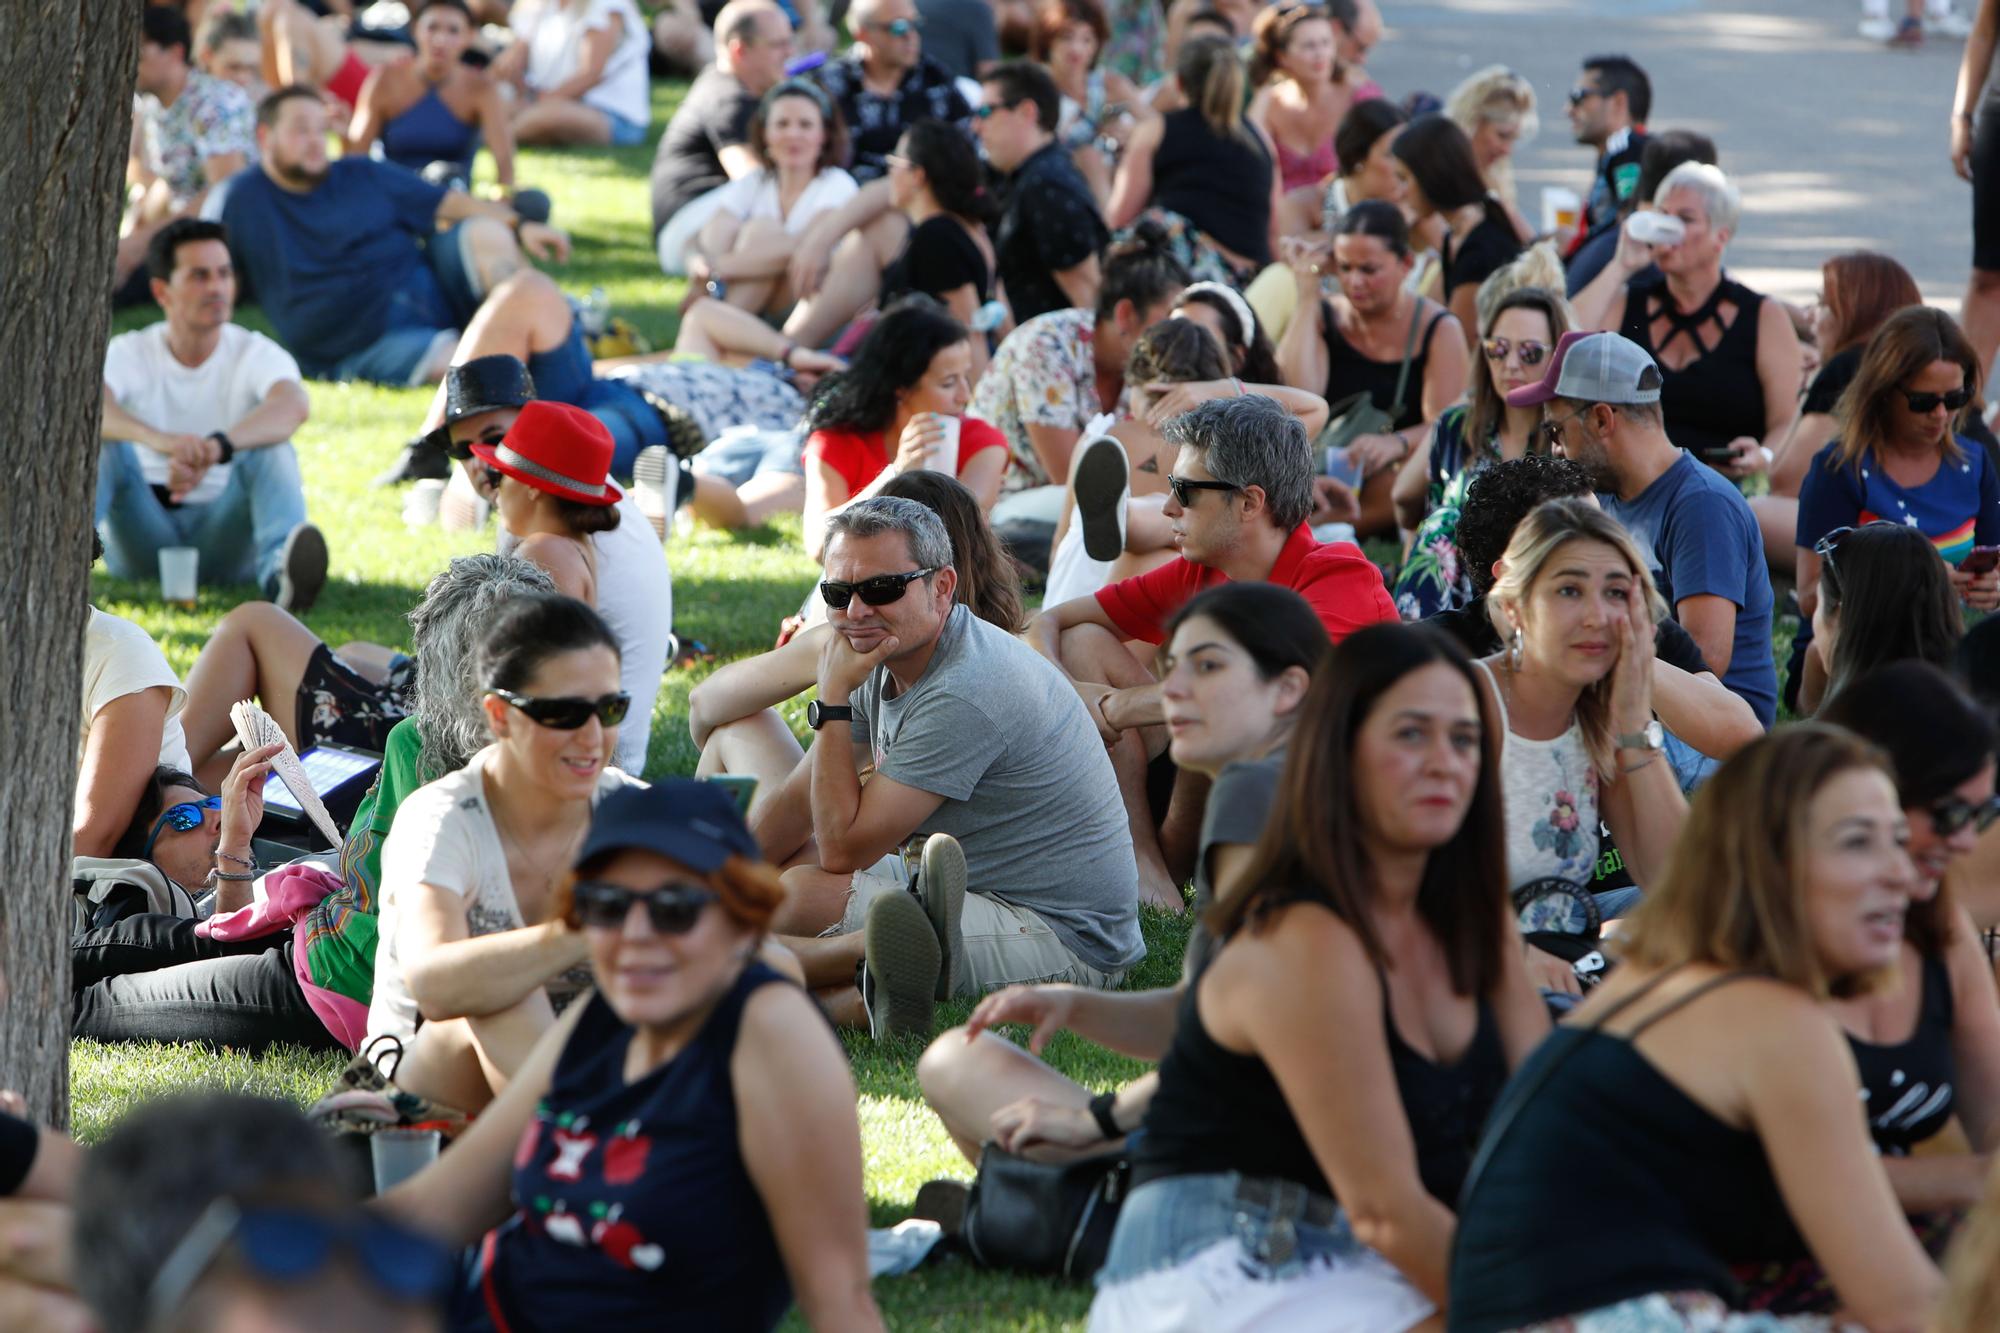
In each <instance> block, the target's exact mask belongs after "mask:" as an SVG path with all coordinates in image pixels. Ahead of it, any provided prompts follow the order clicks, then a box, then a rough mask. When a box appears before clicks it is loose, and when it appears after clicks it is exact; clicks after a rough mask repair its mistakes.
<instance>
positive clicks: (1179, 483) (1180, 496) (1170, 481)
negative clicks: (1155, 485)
mask: <svg viewBox="0 0 2000 1333" xmlns="http://www.w3.org/2000/svg"><path fill="white" fill-rule="evenodd" d="M1167 489H1168V490H1170V491H1172V492H1173V493H1174V503H1175V504H1177V505H1179V506H1180V507H1181V508H1183V509H1186V508H1187V507H1188V502H1189V500H1190V499H1191V498H1192V497H1193V495H1194V493H1195V492H1196V491H1240V490H1242V489H1243V488H1242V487H1241V486H1238V485H1235V484H1234V483H1232V482H1227V481H1190V480H1189V479H1188V478H1186V477H1176V476H1175V475H1174V474H1173V473H1171V472H1169V473H1168V474H1167Z"/></svg>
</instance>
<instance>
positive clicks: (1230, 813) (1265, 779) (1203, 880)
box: [1181, 749, 1285, 981]
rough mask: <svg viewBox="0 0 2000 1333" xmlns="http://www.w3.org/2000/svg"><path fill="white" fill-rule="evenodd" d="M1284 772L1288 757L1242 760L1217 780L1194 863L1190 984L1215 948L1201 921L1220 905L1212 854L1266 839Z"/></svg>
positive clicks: (1187, 970) (1204, 813)
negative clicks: (1210, 877) (1210, 864)
mask: <svg viewBox="0 0 2000 1333" xmlns="http://www.w3.org/2000/svg"><path fill="white" fill-rule="evenodd" d="M1284 771H1285V752H1284V750H1283V749H1279V750H1276V751H1274V752H1272V753H1271V754H1267V755H1265V756H1264V757H1263V758H1262V759H1243V760H1239V761H1238V762H1236V763H1233V764H1230V765H1229V766H1228V767H1226V768H1224V769H1223V770H1222V771H1221V772H1220V773H1218V774H1216V775H1215V785H1214V786H1212V787H1210V788H1209V789H1208V804H1207V805H1206V806H1204V807H1203V808H1202V813H1201V842H1200V843H1199V851H1198V853H1197V855H1196V857H1195V863H1194V929H1193V930H1191V931H1189V932H1188V942H1187V958H1186V961H1185V962H1184V963H1183V965H1182V969H1181V975H1182V976H1185V977H1186V978H1188V979H1189V980H1190V981H1192V980H1193V979H1194V974H1195V973H1196V972H1198V971H1200V970H1201V965H1202V963H1203V961H1204V960H1206V958H1207V957H1208V955H1209V953H1210V951H1212V950H1213V949H1214V948H1215V937H1214V936H1213V935H1211V934H1209V933H1208V926H1207V925H1206V924H1205V923H1204V922H1203V920H1202V918H1203V917H1205V916H1207V915H1208V909H1209V908H1211V907H1213V906H1214V905H1215V886H1214V885H1212V884H1210V883H1209V880H1208V854H1209V853H1210V852H1211V851H1212V850H1214V849H1215V848H1217V847H1220V846H1224V845H1227V844H1230V843H1241V844H1243V845H1246V846H1247V845H1249V844H1252V843H1255V842H1256V841H1257V840H1258V839H1259V838H1261V837H1263V836H1264V825H1265V823H1266V822H1268V821H1269V819H1270V817H1271V807H1272V805H1274V804H1275V803H1276V802H1277V799H1278V775H1279V774H1281V773H1283V772H1284Z"/></svg>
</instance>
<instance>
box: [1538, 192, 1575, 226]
mask: <svg viewBox="0 0 2000 1333" xmlns="http://www.w3.org/2000/svg"><path fill="white" fill-rule="evenodd" d="M1582 217H1583V196H1582V195H1580V194H1578V193H1577V192H1576V191H1575V190H1572V189H1570V188H1569V187H1568V186H1566V185H1544V186H1543V187H1542V230H1543V231H1545V232H1554V231H1561V230H1563V229H1564V228H1566V227H1574V226H1576V225H1577V223H1578V222H1579V221H1580V220H1581V219H1582Z"/></svg>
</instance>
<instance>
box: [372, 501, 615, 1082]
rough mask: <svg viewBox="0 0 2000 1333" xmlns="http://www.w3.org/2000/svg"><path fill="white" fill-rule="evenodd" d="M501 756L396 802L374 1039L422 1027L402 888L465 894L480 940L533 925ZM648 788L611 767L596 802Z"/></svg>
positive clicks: (580, 971)
mask: <svg viewBox="0 0 2000 1333" xmlns="http://www.w3.org/2000/svg"><path fill="white" fill-rule="evenodd" d="M648 530H649V531H650V529H648ZM494 753H495V750H494V747H493V746H491V745H489V746H487V747H486V748H485V749H483V750H481V751H480V752H479V753H477V754H475V755H473V756H472V758H471V759H469V760H467V761H466V764H465V767H464V768H461V769H459V770H458V771H457V772H456V773H450V774H447V775H446V776H444V777H441V778H439V779H438V780H437V781H436V782H433V783H430V784H429V785H427V786H424V787H419V788H418V789H417V790H416V791H414V792H411V793H410V795H409V796H408V797H407V798H405V799H404V801H403V803H402V804H401V805H399V806H397V807H396V820H395V823H394V824H392V825H391V826H390V828H389V836H388V837H387V838H386V839H384V841H383V843H382V887H381V892H380V895H379V896H380V902H379V910H380V912H381V916H380V918H379V920H378V923H377V924H378V927H379V930H378V936H379V941H380V942H379V943H378V944H377V946H376V949H375V993H374V996H373V998H372V1000H371V1002H370V1004H369V1006H368V1037H369V1040H371V1041H372V1040H374V1039H375V1038H376V1037H378V1036H380V1035H381V1034H383V1033H385V1032H386V1033H390V1034H393V1035H394V1036H396V1037H397V1038H399V1039H401V1041H402V1042H403V1044H404V1045H405V1046H407V1045H408V1044H409V1042H410V1039H411V1038H412V1037H414V1036H415V1035H416V1031H417V1017H418V1015H417V1002H416V1000H414V999H412V998H411V996H410V987H409V983H408V981H406V980H405V979H404V976H403V963H402V958H401V955H400V947H401V946H400V944H399V943H398V940H397V935H398V927H399V925H400V918H401V915H402V913H401V908H400V904H399V902H398V899H397V894H398V893H399V892H400V891H403V890H409V889H414V888H415V887H416V886H417V885H419V884H428V885H430V886H431V887H433V888H438V889H444V890H446V891H447V892H450V893H456V894H458V895H459V896H460V897H462V898H464V899H465V919H466V926H467V929H468V931H469V932H470V934H471V935H473V936H475V937H476V936H480V935H497V934H499V933H500V932H501V931H503V930H519V929H520V928H521V927H522V926H524V925H526V924H527V923H526V922H525V921H523V920H522V919H521V906H520V903H519V902H518V901H517V900H516V899H515V897H514V881H513V879H512V878H511V877H510V876H509V875H508V873H507V851H506V848H505V847H504V846H503V845H502V844H501V842H500V830H499V829H498V828H497V827H495V825H494V823H493V813H492V810H491V808H490V807H489V806H488V805H487V803H486V783H485V772H486V765H487V762H488V761H489V760H490V759H491V758H492V756H493V754H494ZM644 785H645V784H644V783H642V782H640V781H638V780H637V779H636V778H630V777H627V776H626V775H625V774H624V773H622V772H620V771H619V770H617V769H615V768H607V769H605V770H604V771H603V772H602V773H601V774H599V775H598V779H597V794H596V796H595V797H593V798H592V804H595V803H596V802H597V801H600V800H602V799H604V797H605V796H606V795H607V794H609V793H611V792H614V791H617V790H618V789H619V788H621V787H638V786H644ZM589 984H590V973H589V969H588V968H576V969H573V970H571V971H569V972H566V973H564V974H563V975H562V976H560V977H558V978H556V979H555V980H554V981H552V982H550V983H549V984H548V987H547V989H548V992H549V998H550V999H552V1000H555V1001H556V1002H558V1003H563V1002H566V1001H567V1000H569V999H570V998H571V997H572V996H574V995H575V994H576V993H577V992H578V991H580V990H582V989H583V988H584V987H585V986H587V985H589Z"/></svg>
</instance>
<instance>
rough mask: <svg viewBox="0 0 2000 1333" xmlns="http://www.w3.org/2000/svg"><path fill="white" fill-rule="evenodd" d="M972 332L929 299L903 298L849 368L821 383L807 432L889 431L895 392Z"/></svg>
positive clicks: (857, 351)
mask: <svg viewBox="0 0 2000 1333" xmlns="http://www.w3.org/2000/svg"><path fill="white" fill-rule="evenodd" d="M968 336H969V335H968V334H967V333H966V331H965V325H963V324H961V323H959V322H958V321H957V320H956V319H953V318H952V317H951V313H950V312H949V311H947V310H946V309H945V308H944V307H943V306H941V305H939V304H938V303H937V302H936V301H934V300H932V299H931V298H930V297H928V296H923V295H921V294H912V295H910V296H906V297H904V298H903V299H902V300H900V301H898V302H896V303H895V304H894V305H892V306H890V307H889V308H888V310H886V311H884V312H883V314H882V317H881V318H880V319H878V320H876V321H875V325H874V327H873V328H871V329H869V330H868V336H867V337H865V338H863V339H862V340H861V346H860V347H858V348H856V349H855V351H854V359H853V360H852V361H850V362H849V363H848V366H847V369H846V370H843V371H839V372H837V373H835V374H832V375H828V376H827V377H826V378H825V379H823V380H821V381H820V382H819V391H818V392H817V393H815V394H814V395H813V400H812V406H811V407H809V408H807V409H806V430H807V432H808V433H810V432H812V431H816V430H845V431H856V432H860V433H864V434H865V433H867V432H870V431H880V430H887V429H888V428H889V423H890V422H892V421H894V420H895V419H896V395H897V394H899V393H902V392H903V391H904V390H906V389H908V388H909V387H910V386H911V385H913V384H915V383H916V382H917V381H918V380H920V379H922V378H923V377H924V375H925V374H926V373H927V372H928V371H929V370H930V368H931V362H932V361H933V360H935V359H936V357H937V354H938V353H939V352H942V351H943V350H944V349H945V348H947V347H951V346H955V345H956V344H958V343H962V342H964V341H965V340H966V338H967V337H968Z"/></svg>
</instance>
